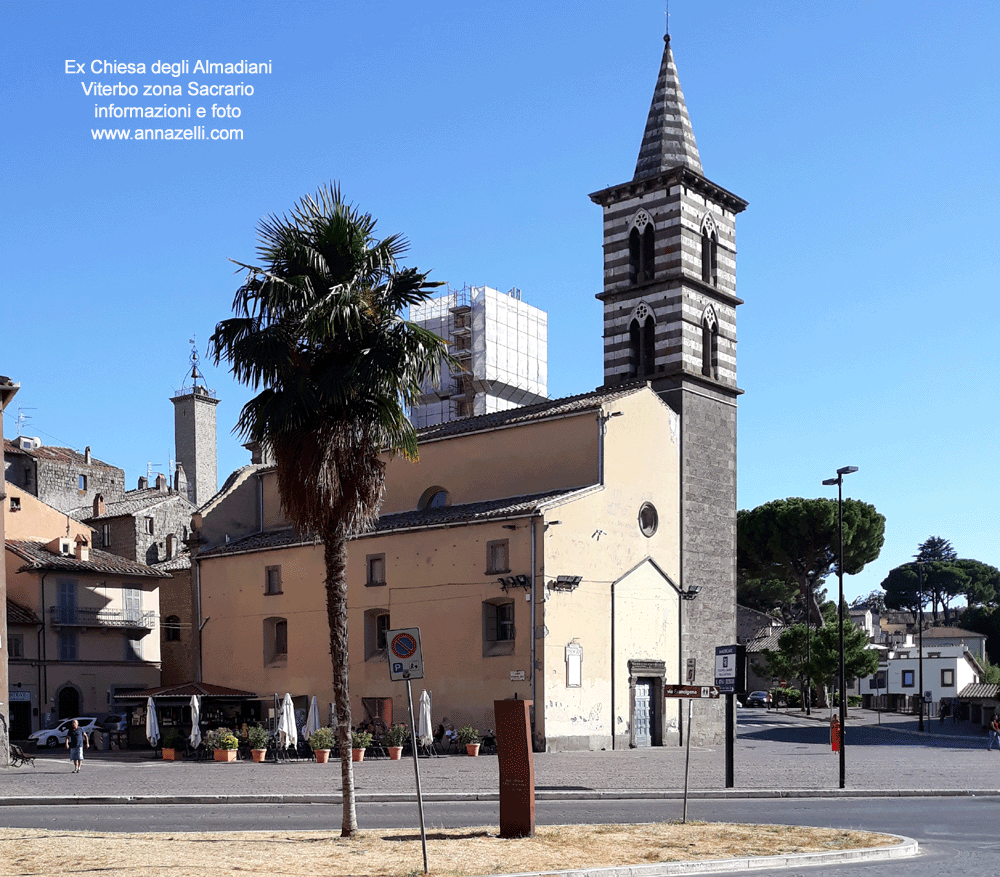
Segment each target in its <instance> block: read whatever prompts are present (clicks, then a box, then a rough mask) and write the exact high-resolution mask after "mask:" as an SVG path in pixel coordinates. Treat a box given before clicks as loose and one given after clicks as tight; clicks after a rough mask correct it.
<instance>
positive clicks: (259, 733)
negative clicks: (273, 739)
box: [247, 725, 267, 749]
mask: <svg viewBox="0 0 1000 877" xmlns="http://www.w3.org/2000/svg"><path fill="white" fill-rule="evenodd" d="M247 740H248V742H249V743H250V748H251V749H267V731H266V730H265V729H264V728H262V727H261V726H260V725H251V726H250V727H249V728H247Z"/></svg>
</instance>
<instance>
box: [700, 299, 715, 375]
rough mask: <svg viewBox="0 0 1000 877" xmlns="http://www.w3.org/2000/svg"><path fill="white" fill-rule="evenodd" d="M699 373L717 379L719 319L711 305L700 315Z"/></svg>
mask: <svg viewBox="0 0 1000 877" xmlns="http://www.w3.org/2000/svg"><path fill="white" fill-rule="evenodd" d="M701 373H702V374H703V375H705V376H706V377H709V378H715V379H716V380H718V379H719V320H718V318H717V317H716V316H715V309H714V308H713V307H712V306H711V305H709V306H708V307H707V308H705V310H704V312H703V313H702V315H701Z"/></svg>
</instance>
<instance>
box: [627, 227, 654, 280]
mask: <svg viewBox="0 0 1000 877" xmlns="http://www.w3.org/2000/svg"><path fill="white" fill-rule="evenodd" d="M629 225H630V230H629V233H628V282H629V284H630V285H632V286H635V285H636V284H638V283H648V282H649V281H650V280H652V279H653V277H654V275H655V273H656V268H655V265H656V259H655V251H656V229H655V226H654V225H653V220H652V218H651V217H650V215H649V214H648V213H647V212H646V211H645V210H640V211H639V212H638V213H636V215H635V216H633V217H632V221H631V222H630V223H629Z"/></svg>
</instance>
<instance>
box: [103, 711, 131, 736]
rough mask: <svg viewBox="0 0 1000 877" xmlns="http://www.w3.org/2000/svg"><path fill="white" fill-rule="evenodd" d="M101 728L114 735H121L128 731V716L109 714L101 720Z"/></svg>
mask: <svg viewBox="0 0 1000 877" xmlns="http://www.w3.org/2000/svg"><path fill="white" fill-rule="evenodd" d="M100 726H101V728H103V729H104V730H105V731H109V732H110V733H112V734H120V733H121V732H123V731H127V730H128V716H125V715H122V714H121V713H114V714H112V713H109V714H108V715H106V716H104V717H103V718H102V719H101V721H100Z"/></svg>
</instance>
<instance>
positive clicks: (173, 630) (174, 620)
mask: <svg viewBox="0 0 1000 877" xmlns="http://www.w3.org/2000/svg"><path fill="white" fill-rule="evenodd" d="M163 638H164V640H166V641H167V642H168V643H176V642H180V640H181V620H180V618H179V617H178V616H176V615H168V616H167V617H166V619H164V622H163Z"/></svg>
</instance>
